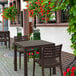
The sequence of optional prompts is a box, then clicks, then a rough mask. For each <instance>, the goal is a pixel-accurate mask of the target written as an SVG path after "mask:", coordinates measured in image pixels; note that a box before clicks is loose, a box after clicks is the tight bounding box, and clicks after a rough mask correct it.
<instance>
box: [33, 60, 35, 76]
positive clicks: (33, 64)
mask: <svg viewBox="0 0 76 76" xmlns="http://www.w3.org/2000/svg"><path fill="white" fill-rule="evenodd" d="M33 76H35V61H33Z"/></svg>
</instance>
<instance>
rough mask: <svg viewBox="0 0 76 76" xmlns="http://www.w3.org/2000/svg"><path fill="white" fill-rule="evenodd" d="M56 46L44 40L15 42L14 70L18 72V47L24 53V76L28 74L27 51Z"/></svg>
mask: <svg viewBox="0 0 76 76" xmlns="http://www.w3.org/2000/svg"><path fill="white" fill-rule="evenodd" d="M48 44H54V43H51V42H48V41H44V40H29V41H20V42H14V46H15V48H14V70H15V71H17V46H19V47H21V48H23V51H24V76H28V74H27V70H28V69H27V51H26V49H30V48H38V47H43V46H44V45H48Z"/></svg>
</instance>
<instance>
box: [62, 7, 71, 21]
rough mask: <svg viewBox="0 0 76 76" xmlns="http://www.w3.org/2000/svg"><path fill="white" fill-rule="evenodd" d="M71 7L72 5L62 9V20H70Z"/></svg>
mask: <svg viewBox="0 0 76 76" xmlns="http://www.w3.org/2000/svg"><path fill="white" fill-rule="evenodd" d="M69 9H70V6H68V7H67V9H66V10H61V22H68V18H69Z"/></svg>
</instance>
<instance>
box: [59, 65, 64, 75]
mask: <svg viewBox="0 0 76 76" xmlns="http://www.w3.org/2000/svg"><path fill="white" fill-rule="evenodd" d="M60 71H61V76H63V70H62V64H60Z"/></svg>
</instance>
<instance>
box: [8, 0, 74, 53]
mask: <svg viewBox="0 0 76 76" xmlns="http://www.w3.org/2000/svg"><path fill="white" fill-rule="evenodd" d="M11 3H12V4H16V7H17V9H18V16H17V17H16V21H15V22H11V21H9V31H10V34H11V38H13V37H14V36H16V35H17V32H18V31H17V28H20V29H21V32H22V34H23V35H28V34H29V33H30V30H31V28H30V25H31V24H33V23H31V22H33V19H32V18H29V17H28V11H27V10H25V9H26V7H25V6H26V2H25V1H23V0H9V1H8V4H9V6H10V4H11ZM66 12H67V11H63V10H60V11H57V12H54V14H53V15H55V18H54V19H53V20H51V21H48V22H46V21H45V22H42V21H41V20H39V19H38V18H37V17H36V26H37V28H39V29H40V33H41V39H42V40H47V41H50V42H54V43H56V44H63V48H62V50H63V51H65V52H69V53H72V51H73V50H72V49H71V48H70V45H71V42H70V36H69V34H68V32H67V28H68V22H67V20H68V17H67V15H68V12H67V13H66ZM31 26H32V27H33V26H34V25H31Z"/></svg>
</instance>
